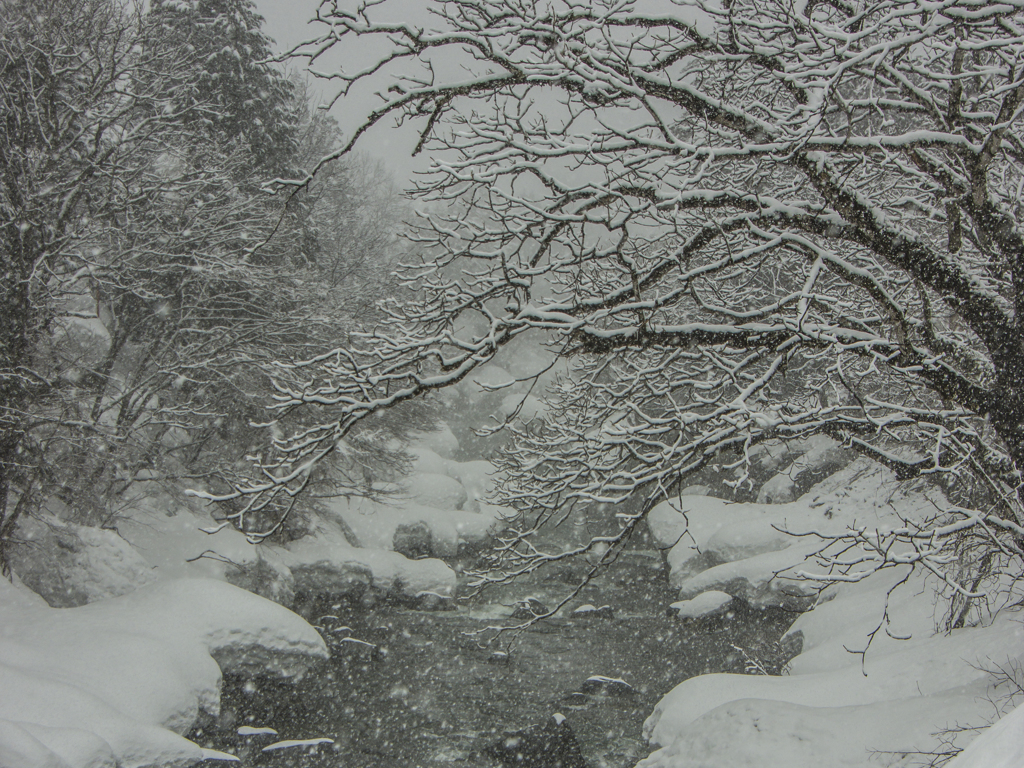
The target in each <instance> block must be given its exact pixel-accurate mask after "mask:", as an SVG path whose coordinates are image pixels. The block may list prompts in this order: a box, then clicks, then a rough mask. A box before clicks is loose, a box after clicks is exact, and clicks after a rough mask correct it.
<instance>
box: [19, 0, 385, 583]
mask: <svg viewBox="0 0 1024 768" xmlns="http://www.w3.org/2000/svg"><path fill="white" fill-rule="evenodd" d="M158 5H159V8H154V10H153V13H152V14H149V13H147V11H146V10H145V9H144V8H142V7H141V6H138V7H135V8H127V7H124V6H122V4H120V3H119V2H116V0H94V1H92V2H87V3H79V2H70V0H53V2H48V3H44V4H39V3H34V2H15V1H13V0H12V1H11V2H3V3H2V4H0V10H2V16H3V19H4V23H3V26H2V28H0V115H2V119H3V122H2V125H3V132H2V134H0V161H2V162H3V169H2V171H0V173H2V187H0V238H2V239H0V254H2V258H3V268H4V274H3V280H2V282H0V504H2V506H0V569H2V570H3V571H4V572H5V573H6V571H7V562H6V559H5V557H4V554H3V545H4V543H5V542H7V541H8V540H9V539H10V538H11V536H13V535H14V533H15V530H16V528H17V525H18V522H19V519H20V518H21V517H22V516H23V515H24V514H27V513H32V512H34V511H36V510H38V509H39V508H40V507H41V506H45V505H46V504H47V503H48V502H49V501H52V500H56V501H58V502H62V504H58V505H56V507H57V508H58V509H62V510H64V512H63V513H65V514H70V515H73V516H74V517H75V518H76V519H77V521H78V522H87V523H92V524H109V523H110V522H111V516H112V515H113V514H114V513H115V512H117V511H119V510H120V511H123V506H124V505H123V504H122V501H123V500H122V499H121V498H120V494H121V493H122V492H123V491H124V490H125V489H126V488H127V487H129V486H130V485H131V484H132V483H133V482H134V481H135V480H136V479H137V478H138V477H140V476H145V477H149V478H167V477H173V476H180V475H181V474H189V475H191V476H193V477H195V476H197V475H201V476H203V477H209V476H211V475H213V474H216V473H218V472H221V471H230V470H231V468H232V465H233V464H234V463H236V462H240V461H242V460H243V457H244V455H245V453H246V452H247V450H248V449H249V446H250V444H251V443H252V441H253V437H252V433H253V431H254V430H253V428H252V427H251V426H250V421H251V420H252V419H253V418H254V417H256V416H259V415H260V410H259V403H260V402H261V401H262V400H263V399H264V398H265V397H266V396H267V389H268V388H267V383H266V382H267V379H266V375H265V373H264V372H263V369H264V368H266V367H269V366H270V365H271V364H272V362H273V361H275V360H282V359H283V360H287V359H291V358H304V357H309V356H312V355H317V354H321V353H323V352H325V351H327V350H329V349H331V348H332V347H333V346H335V345H336V344H338V343H339V340H342V339H343V338H344V334H345V333H346V331H347V330H349V329H350V328H351V327H352V325H353V323H354V319H353V312H354V311H355V308H356V307H359V308H365V306H366V303H365V302H366V299H367V298H369V297H372V296H373V295H375V294H374V291H383V290H386V289H387V284H388V283H387V280H377V281H375V283H374V285H373V286H372V289H371V288H368V287H367V286H368V284H370V283H371V282H374V281H372V280H371V279H370V278H369V277H366V278H365V279H363V280H362V284H360V285H358V286H356V285H355V284H354V282H355V281H353V280H351V279H347V280H337V281H335V284H334V285H333V286H331V287H330V288H329V289H328V288H327V287H326V286H325V284H324V274H326V272H327V271H328V268H327V266H326V259H327V254H328V253H330V252H332V249H334V247H335V246H336V245H338V244H341V243H345V242H346V237H345V234H344V233H345V232H346V231H347V232H348V233H349V235H352V236H354V235H356V234H357V233H359V234H361V235H365V237H361V240H363V241H364V242H363V243H362V245H356V246H354V247H350V248H349V255H348V256H345V257H338V259H336V261H337V262H338V264H341V263H345V264H347V265H348V267H349V275H348V277H349V278H351V275H352V273H353V272H359V270H361V269H364V267H365V263H369V262H372V261H374V260H376V261H378V262H379V265H378V267H377V269H385V270H386V267H385V266H384V265H385V264H386V263H387V261H388V259H389V258H391V257H390V255H389V254H390V251H391V250H393V246H392V243H391V238H390V232H391V220H390V218H388V216H389V215H390V214H389V213H387V211H388V210H389V209H388V203H387V202H386V201H387V200H388V199H389V195H388V193H386V192H385V191H384V190H386V184H385V183H384V182H383V181H382V180H380V179H379V178H377V179H373V180H370V181H368V182H367V178H368V177H360V176H359V174H358V173H355V172H354V171H353V172H346V171H345V170H344V169H343V167H342V166H340V165H339V167H338V168H337V169H335V170H334V171H332V172H331V173H328V174H325V175H324V177H323V180H322V181H321V182H320V183H318V185H314V186H313V187H311V188H310V191H309V192H308V193H306V194H305V195H304V197H293V198H291V200H290V201H286V200H285V198H284V197H283V196H280V197H273V196H270V195H267V194H265V193H263V192H262V191H260V187H261V185H262V184H263V183H265V182H266V181H267V180H268V179H269V178H271V177H272V176H273V174H274V173H276V172H277V171H278V170H279V169H280V168H289V167H291V168H294V167H299V164H300V163H301V162H302V159H303V158H305V157H308V156H309V155H310V153H313V152H315V153H316V155H317V156H320V155H322V154H324V153H326V152H328V151H330V150H331V149H332V148H333V144H334V143H335V142H336V138H335V137H334V136H333V135H332V134H331V129H330V126H327V127H326V128H325V127H323V126H321V127H318V128H316V129H314V127H313V126H314V123H315V122H316V121H315V120H314V119H313V118H312V117H311V116H309V115H308V114H307V113H308V109H307V108H306V107H305V105H304V104H302V103H299V102H297V101H296V99H297V98H302V97H303V96H304V94H302V93H300V92H299V91H298V90H297V89H295V88H294V87H293V85H292V84H291V82H290V81H288V80H287V79H286V78H285V77H284V75H283V74H281V73H279V72H277V70H275V69H273V68H272V67H270V66H269V65H266V64H260V63H259V62H258V61H257V57H258V56H262V55H264V54H265V53H267V51H268V50H269V49H268V48H267V46H268V45H269V43H268V40H267V38H266V37H264V36H263V35H262V33H259V31H258V24H259V19H258V17H255V15H254V14H252V12H251V7H250V6H249V4H247V3H236V4H224V8H221V11H222V12H216V8H213V7H212V6H210V7H208V5H197V6H196V7H195V8H193V7H192V6H188V8H185V7H184V6H182V5H181V4H178V5H175V6H174V9H175V12H174V13H172V12H171V10H170V8H169V7H165V4H158ZM228 6H230V7H228ZM217 7H218V8H220V6H217ZM190 8H191V9H192V10H193V11H195V12H196V13H199V11H202V12H203V14H206V15H202V14H201V16H202V20H205V21H203V24H206V25H207V26H209V27H210V29H207V30H206V37H202V36H200V35H199V34H198V33H197V32H196V30H195V29H193V27H194V26H195V25H197V24H199V21H197V20H196V19H195V18H193V17H192V16H189V15H188V14H186V13H185V11H186V10H189V9H190ZM197 8H198V9H199V10H196V9H197ZM190 12H191V11H190ZM218 14H219V15H218ZM225 18H226V19H227V21H225ZM172 22H176V23H178V24H180V25H181V29H178V30H175V28H174V24H173V23H172ZM228 22H231V23H228ZM225 24H226V25H227V26H225ZM232 24H235V26H237V27H238V29H235V26H232ZM224 29H228V30H234V32H232V33H231V35H229V36H230V37H231V39H233V40H236V38H237V40H236V42H237V43H238V45H239V46H240V47H242V48H244V50H245V51H246V52H247V56H246V57H244V60H243V65H244V66H240V68H236V69H231V68H230V67H227V68H226V69H225V68H223V67H222V68H220V69H218V66H219V65H217V66H215V65H216V64H217V62H219V61H220V58H218V57H214V59H213V60H212V63H211V59H210V57H209V56H208V55H206V54H203V55H202V56H200V55H198V54H197V53H196V51H197V50H198V49H199V48H202V47H203V46H202V45H201V43H202V44H203V45H206V47H209V46H210V45H212V44H213V41H214V40H215V39H217V36H218V34H220V32H223V31H224ZM218 30H220V32H218ZM243 33H244V34H243ZM225 34H227V33H225ZM204 41H205V42H204ZM225 55H227V54H225ZM229 58H230V59H231V60H232V61H234V60H235V57H234V56H231V57H229ZM206 67H209V68H210V69H209V70H208V69H206ZM221 69H224V71H223V72H222V71H221ZM211 71H213V72H217V73H219V74H218V76H217V78H215V81H211V82H210V83H206V85H205V86H204V89H203V90H201V91H196V90H195V86H196V83H197V82H198V81H201V80H203V78H204V77H205V76H206V75H209V74H210V72H211ZM232 77H234V78H235V80H236V81H237V82H234V83H232V81H231V79H232ZM253 83H261V84H262V85H261V86H260V87H261V88H266V89H269V91H270V92H271V93H270V96H268V97H267V98H265V99H263V100H262V101H261V104H260V106H259V107H257V108H255V109H254V110H253V111H252V112H251V114H249V117H253V119H255V120H256V123H253V124H250V122H248V121H247V114H248V112H247V111H248V110H249V109H250V106H251V105H250V104H249V101H251V98H250V96H251V94H250V93H249V90H248V89H249V87H250V85H252V84H253ZM204 94H205V96H204ZM242 94H249V95H248V96H246V98H244V99H243V98H242ZM207 96H208V98H206V97H207ZM261 110H263V111H261ZM260 115H262V117H259V116H260ZM303 115H305V116H306V117H305V118H304V119H305V123H306V125H305V126H304V125H303V123H302V120H303ZM215 118H216V119H215ZM229 118H230V119H229ZM275 121H279V122H275ZM254 143H255V144H257V145H259V147H260V152H259V153H257V155H256V156H254V155H253V144H254ZM350 165H351V167H352V168H353V169H355V168H357V167H358V164H357V163H352V164H350ZM328 182H329V183H328ZM356 185H362V186H363V187H364V190H363V191H364V194H363V197H362V198H357V196H356V195H355V194H354V192H353V190H354V187H355V186H356ZM321 187H323V188H325V189H327V188H328V187H329V190H327V191H325V189H321ZM377 190H382V191H381V192H380V194H378V193H377ZM342 199H347V200H350V201H351V204H348V205H347V208H346V207H345V206H344V205H342V203H341V202H339V201H341V200H342ZM368 200H374V201H375V202H373V203H372V204H371V203H369V202H368ZM286 202H287V206H286ZM343 209H344V210H345V211H347V214H348V216H347V218H345V219H344V220H339V219H338V217H337V216H334V219H336V220H333V221H332V220H330V219H331V218H332V214H339V213H341V212H342V210H343ZM378 209H380V210H381V212H378ZM328 210H330V213H328ZM364 214H365V215H364ZM371 214H372V215H371ZM360 228H362V229H360ZM314 251H315V252H316V253H317V254H319V255H320V256H319V258H320V262H321V263H319V264H318V263H317V261H316V259H311V257H310V253H312V252H314ZM335 267H337V264H336V265H335ZM370 272H373V270H369V271H368V274H369V273H370ZM352 294H356V295H359V301H358V302H351V304H352V306H351V307H349V310H348V311H346V310H345V305H344V300H345V299H346V298H347V297H348V296H350V295H352ZM301 417H302V414H298V415H297V419H296V420H295V422H294V423H295V424H302V423H304V422H303V421H302V418H301ZM285 423H287V419H285ZM243 464H244V462H243ZM360 480H361V475H360Z"/></svg>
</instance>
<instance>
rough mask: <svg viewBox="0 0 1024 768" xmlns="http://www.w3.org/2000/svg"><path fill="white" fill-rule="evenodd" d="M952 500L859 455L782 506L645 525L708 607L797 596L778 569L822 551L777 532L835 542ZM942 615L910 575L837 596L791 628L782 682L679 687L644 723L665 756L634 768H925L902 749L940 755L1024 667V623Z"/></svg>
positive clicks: (710, 504) (822, 599)
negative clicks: (950, 626)
mask: <svg viewBox="0 0 1024 768" xmlns="http://www.w3.org/2000/svg"><path fill="white" fill-rule="evenodd" d="M943 504H944V499H943V498H942V496H941V494H940V493H939V491H938V490H936V489H935V488H934V487H930V486H928V485H926V484H924V483H918V484H917V485H907V484H898V483H896V481H895V479H894V478H893V477H892V476H891V474H889V473H888V472H887V471H886V470H884V469H882V468H880V467H878V466H876V465H873V464H870V463H868V462H866V461H864V460H858V461H856V462H854V463H853V464H851V465H850V466H848V467H847V468H846V469H844V470H842V471H841V472H839V473H837V474H836V475H834V476H833V477H831V478H829V479H828V480H827V481H825V482H823V483H819V484H818V485H817V486H815V487H814V488H813V489H812V490H811V491H810V492H809V493H807V494H805V495H804V496H803V497H802V498H801V499H799V500H797V501H794V502H790V503H787V504H779V505H772V506H768V505H763V504H728V503H726V502H724V501H721V500H718V499H712V498H698V497H684V498H682V499H680V500H676V501H675V502H673V504H663V505H661V506H660V507H659V508H657V509H656V510H654V513H653V514H652V519H651V529H652V532H653V534H654V536H655V538H656V540H657V541H658V542H659V543H660V544H661V546H662V547H671V551H670V553H669V556H668V561H669V565H670V567H671V568H672V582H673V583H674V584H676V585H677V586H679V587H680V592H681V594H682V595H683V596H693V595H699V597H697V598H695V599H696V600H700V599H701V598H703V597H704V596H706V595H714V593H713V592H710V590H720V591H721V592H727V593H729V594H731V595H740V596H743V597H745V598H747V599H753V600H754V601H757V600H761V601H762V602H774V603H776V604H785V601H784V598H785V597H789V598H791V597H792V590H793V589H794V588H801V587H802V588H803V589H804V590H805V591H806V590H807V587H808V585H802V584H801V583H800V582H786V581H784V580H783V579H780V578H778V577H777V575H776V574H778V573H779V572H782V571H785V570H786V569H788V568H790V567H792V566H794V565H799V564H801V563H802V561H803V558H804V557H805V556H806V555H807V554H809V553H810V552H812V551H815V550H816V549H817V548H818V542H817V540H816V539H813V538H812V537H805V538H796V539H794V538H791V537H788V536H784V535H782V534H780V531H779V530H776V528H775V527H773V525H772V523H773V522H774V523H775V525H777V526H778V527H779V528H782V529H786V530H791V531H794V532H800V531H808V530H818V531H826V532H832V531H834V532H840V531H842V530H844V529H845V528H846V527H847V526H850V525H853V524H854V523H856V524H858V525H866V526H869V527H875V526H878V527H880V528H884V527H886V526H893V525H897V524H898V525H902V522H901V520H902V519H908V518H909V519H915V518H916V519H921V518H922V517H924V516H926V515H931V514H933V513H934V511H935V509H936V506H938V507H939V508H941V507H942V505H943ZM851 556H852V555H851ZM904 578H906V579H907V580H906V583H903V584H902V585H900V586H897V585H898V584H899V583H900V582H901V581H902V580H903V579H904ZM773 591H774V592H773ZM684 605H685V604H684ZM943 610H944V607H943V604H942V603H941V601H939V600H938V599H937V598H936V583H935V579H934V578H933V577H930V578H929V579H926V578H925V577H924V576H923V575H922V574H921V573H920V572H916V573H912V574H911V573H910V572H909V568H908V567H907V566H902V567H900V568H894V569H890V570H886V571H883V572H881V573H879V574H876V575H874V576H873V577H871V578H869V579H866V580H865V581H862V582H859V583H851V584H843V585H841V586H833V587H830V588H829V589H828V590H826V591H825V592H824V593H822V594H821V595H820V596H819V597H818V599H817V605H816V607H815V608H814V610H813V611H810V612H807V613H804V614H802V615H801V616H800V617H799V618H798V619H797V621H796V622H795V624H794V625H793V626H792V628H791V630H790V633H789V635H790V636H791V637H793V638H796V637H797V636H799V637H801V638H802V647H803V651H802V653H801V654H800V655H799V656H797V657H796V658H795V659H793V660H792V662H791V665H790V673H789V674H788V675H786V676H783V677H768V676H755V675H735V674H712V675H702V676H699V677H695V678H691V679H690V680H687V681H685V682H683V683H681V684H680V685H679V686H677V687H676V688H675V689H673V690H672V691H671V692H669V693H668V694H667V695H666V696H665V697H664V698H663V699H662V700H661V701H660V702H659V703H658V705H657V707H656V708H655V710H654V712H653V713H652V715H651V716H650V717H649V718H648V720H647V722H646V723H645V726H644V733H645V736H646V737H647V738H648V739H649V740H650V741H651V743H652V744H653V745H655V746H659V747H660V749H658V750H657V751H655V752H654V753H652V754H651V756H650V757H648V758H647V759H646V760H643V761H641V762H640V763H639V764H638V768H696V767H697V766H718V765H730V766H751V767H753V766H758V767H759V768H762V767H763V768H820V766H823V765H828V766H860V767H862V768H867V767H868V766H878V765H885V764H899V765H903V764H906V761H907V760H912V759H917V758H916V757H915V756H914V755H912V754H910V755H909V757H908V756H907V755H908V753H913V752H915V751H916V752H930V751H933V750H935V749H936V748H937V747H938V746H939V745H938V737H937V736H936V734H938V733H939V732H941V731H942V730H943V729H944V728H955V727H957V726H964V725H974V726H977V725H983V724H984V723H986V722H988V720H989V719H990V717H991V704H990V703H989V701H988V700H987V699H988V698H989V697H993V698H996V697H998V691H995V690H994V689H993V685H994V681H993V678H992V676H991V675H990V674H989V673H988V672H987V671H985V670H986V669H989V668H992V667H993V666H995V665H996V664H1000V665H1004V666H1005V665H1006V664H1007V663H1009V664H1010V665H1019V664H1022V663H1024V626H1022V622H1021V621H1020V616H1019V615H1018V614H1014V613H1011V612H1009V611H1003V612H1001V613H998V614H996V615H994V616H992V615H989V616H988V617H987V619H986V624H985V626H978V627H968V628H963V629H957V630H955V631H953V632H951V633H949V634H944V633H940V632H937V631H936V627H937V625H939V624H940V623H941V620H942V616H941V614H942V611H943ZM1005 728H1006V730H1007V732H1010V731H1012V729H1013V726H1012V725H1009V726H1006V727H1005ZM996 737H999V734H998V733H997V734H996ZM996 737H993V738H996ZM962 738H963V739H966V738H969V736H968V735H963V736H962ZM1000 738H1002V737H1000ZM1005 739H1007V740H1009V739H1010V737H1005ZM1007 740H1004V741H1001V742H999V746H996V747H993V749H994V750H995V752H994V754H995V755H996V756H997V757H998V756H999V755H1002V754H1013V752H1012V750H1013V749H1014V747H1012V746H1007V744H1008V741H1007ZM980 749H982V747H979V750H980ZM980 754H987V753H980ZM965 755H968V753H966V752H965ZM901 756H902V757H901ZM968 757H969V755H968ZM971 759H974V758H971ZM979 759H980V758H979ZM901 761H902V762H901ZM976 764H977V765H982V764H984V765H990V764H991V765H998V763H995V762H992V763H988V762H978V763H976ZM1009 764H1010V763H1008V765H1009ZM968 765H969V766H971V768H973V765H974V764H973V763H969V764H968Z"/></svg>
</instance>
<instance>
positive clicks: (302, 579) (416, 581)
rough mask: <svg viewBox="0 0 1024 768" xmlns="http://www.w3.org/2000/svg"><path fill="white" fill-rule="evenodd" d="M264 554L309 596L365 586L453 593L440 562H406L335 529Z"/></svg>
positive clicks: (402, 593)
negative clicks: (357, 543)
mask: <svg viewBox="0 0 1024 768" xmlns="http://www.w3.org/2000/svg"><path fill="white" fill-rule="evenodd" d="M266 557H267V559H268V560H271V561H274V562H278V563H280V564H282V565H284V566H286V567H287V568H288V569H289V571H290V572H291V573H292V575H293V578H294V580H295V582H294V588H295V591H296V592H305V593H306V594H310V595H318V596H325V597H327V596H331V597H337V596H342V595H346V594H361V593H363V592H365V591H366V590H367V589H371V590H373V591H375V592H377V593H380V594H389V595H392V596H395V597H400V598H407V599H412V598H415V597H416V596H417V595H418V594H420V593H421V592H433V593H437V594H440V595H447V596H451V595H454V594H455V572H454V571H453V570H452V569H451V568H450V567H449V566H448V565H447V564H445V563H444V562H443V561H441V560H436V559H425V560H410V559H408V558H407V557H405V556H403V555H401V554H399V553H398V552H392V551H388V550H384V549H377V548H364V547H354V546H352V544H350V543H349V542H348V540H347V539H346V538H345V536H344V535H343V534H342V532H341V531H340V530H338V529H332V528H331V527H329V526H323V527H322V528H321V530H319V531H318V532H317V534H316V535H315V536H306V537H304V538H302V539H299V540H297V541H293V542H290V543H289V544H288V545H286V546H285V547H280V548H275V549H274V550H273V551H271V552H268V553H267V555H266Z"/></svg>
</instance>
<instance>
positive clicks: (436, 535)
mask: <svg viewBox="0 0 1024 768" xmlns="http://www.w3.org/2000/svg"><path fill="white" fill-rule="evenodd" d="M328 507H329V509H330V512H331V514H333V515H336V516H337V517H338V518H340V519H341V520H343V521H344V523H345V525H346V526H348V528H349V529H351V531H352V532H353V534H354V535H355V537H356V540H357V542H358V543H359V545H360V546H361V547H367V548H373V549H384V550H394V549H395V535H396V533H398V531H399V529H404V530H409V526H415V525H417V524H422V525H423V526H424V527H425V528H426V530H429V532H430V547H431V551H430V554H431V555H432V556H434V557H452V556H454V555H456V554H457V553H458V551H459V548H460V546H461V545H467V546H470V547H477V546H481V545H483V544H485V543H486V542H487V541H489V540H490V536H491V534H492V533H493V531H494V530H495V529H496V528H497V527H499V526H500V525H501V521H502V519H503V515H504V514H505V513H506V510H504V509H503V508H501V507H494V506H490V505H486V504H485V505H481V511H480V512H471V511H469V510H443V509H437V508H435V507H430V506H425V505H422V504H417V503H416V502H413V501H405V500H402V499H393V500H392V499H389V500H387V501H384V502H375V501H371V500H369V499H337V500H334V501H332V502H330V503H329V504H328Z"/></svg>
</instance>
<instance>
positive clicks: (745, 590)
mask: <svg viewBox="0 0 1024 768" xmlns="http://www.w3.org/2000/svg"><path fill="white" fill-rule="evenodd" d="M942 503H944V498H943V496H942V493H941V491H939V490H938V489H937V488H935V487H933V486H929V485H924V484H922V485H920V486H919V487H917V488H908V487H906V485H905V484H901V483H898V482H897V481H896V480H895V478H894V477H893V476H892V473H890V472H889V471H888V470H886V469H884V468H883V467H881V466H879V465H877V464H873V463H871V462H869V461H868V460H867V459H859V460H857V461H855V462H853V463H852V464H850V465H849V466H848V467H846V468H845V469H843V470H842V471H840V472H837V473H836V474H835V475H832V476H831V477H829V478H828V479H827V480H825V481H823V482H821V483H819V484H818V485H816V486H814V487H813V488H812V489H811V490H810V491H809V492H808V493H806V494H804V495H803V496H802V497H801V498H799V499H797V500H796V501H792V502H789V503H787V504H757V503H731V502H728V501H725V500H723V499H717V498H714V497H711V496H683V497H681V498H680V499H675V500H672V501H668V502H663V503H661V504H659V505H658V506H657V507H655V508H654V509H653V510H652V511H651V513H650V515H649V516H648V526H649V528H650V530H651V533H652V535H653V537H654V540H655V543H656V545H657V546H658V547H659V548H660V549H663V550H666V549H667V550H668V555H667V561H668V565H669V568H670V576H669V579H670V582H671V583H672V584H673V585H675V586H677V587H679V588H680V597H682V598H693V597H695V596H697V595H699V594H700V593H701V592H706V591H708V590H717V591H721V592H727V593H729V594H730V595H733V596H734V597H742V598H743V599H745V600H747V601H748V602H751V603H752V604H756V605H781V606H787V607H791V604H792V603H793V602H794V600H795V601H796V602H798V603H799V602H802V601H804V600H805V599H806V598H807V597H809V596H810V595H811V594H812V591H811V588H810V587H809V586H808V585H806V584H801V583H799V582H793V581H787V580H786V579H785V578H781V579H780V578H779V577H778V576H777V575H776V574H779V573H782V576H783V577H784V576H785V573H784V572H785V571H786V570H787V569H790V568H792V567H794V566H796V565H799V564H801V563H802V562H803V561H804V559H805V558H806V557H807V556H808V555H809V554H811V553H813V552H814V551H816V550H817V549H818V548H820V541H819V540H818V539H815V538H814V537H794V536H792V535H790V534H791V533H801V532H806V531H811V530H817V531H821V532H826V533H827V532H835V533H838V532H842V531H844V530H846V528H847V527H848V526H850V525H852V524H853V523H854V522H856V523H857V524H859V525H868V526H875V525H879V526H882V527H884V526H886V525H889V524H892V523H893V522H894V521H898V520H899V519H900V517H901V516H902V517H904V518H911V519H913V518H918V517H922V516H924V515H927V514H931V513H933V512H934V510H935V508H936V507H935V504H940V505H941V504H942Z"/></svg>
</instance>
